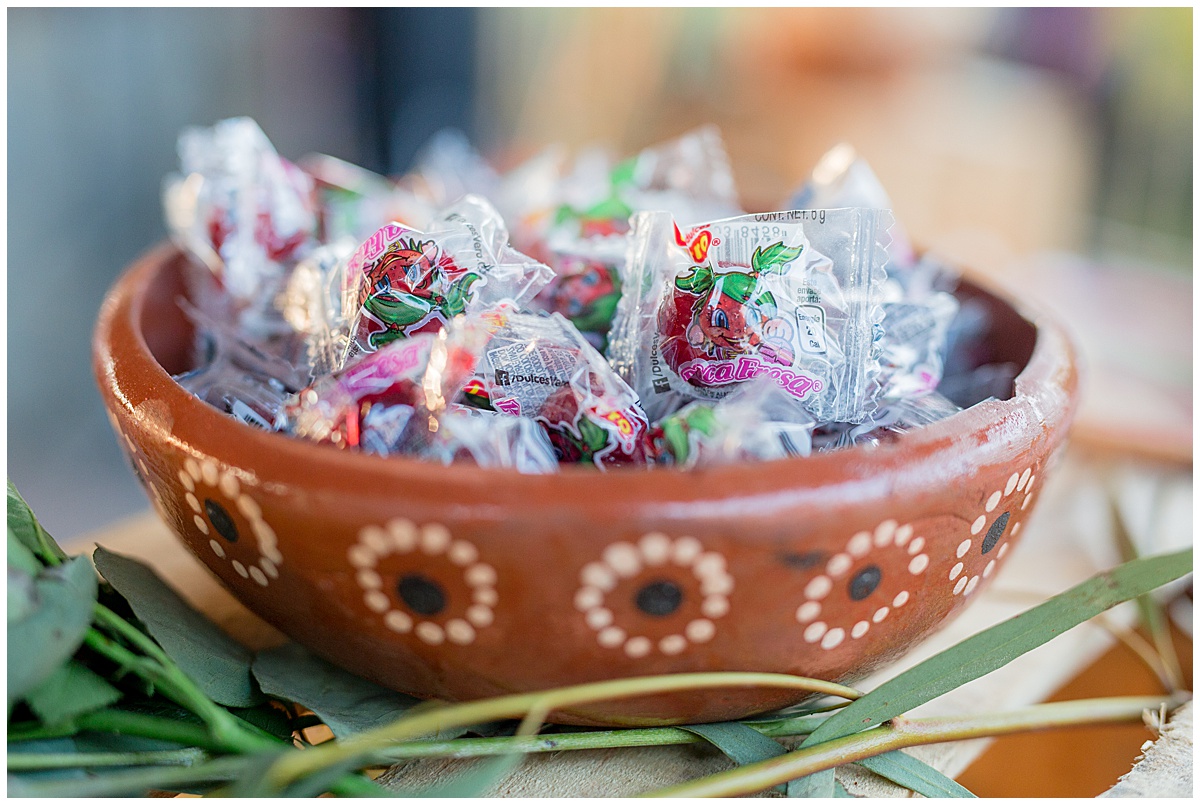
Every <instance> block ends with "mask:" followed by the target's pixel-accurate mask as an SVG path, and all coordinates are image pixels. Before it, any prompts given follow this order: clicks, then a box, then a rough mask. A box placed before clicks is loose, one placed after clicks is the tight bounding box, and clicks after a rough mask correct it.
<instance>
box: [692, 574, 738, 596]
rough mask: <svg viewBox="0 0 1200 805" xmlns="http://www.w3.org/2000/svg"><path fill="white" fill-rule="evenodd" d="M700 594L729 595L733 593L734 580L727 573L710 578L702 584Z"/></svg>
mask: <svg viewBox="0 0 1200 805" xmlns="http://www.w3.org/2000/svg"><path fill="white" fill-rule="evenodd" d="M700 592H701V593H703V594H704V595H729V594H730V593H731V592H733V578H732V577H731V576H729V575H727V574H725V573H722V574H721V575H719V576H708V577H707V578H705V579H704V580H703V581H701V582H700Z"/></svg>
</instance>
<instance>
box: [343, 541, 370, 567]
mask: <svg viewBox="0 0 1200 805" xmlns="http://www.w3.org/2000/svg"><path fill="white" fill-rule="evenodd" d="M346 555H347V556H348V557H349V558H350V564H352V565H354V566H355V567H357V568H368V567H375V559H376V557H375V553H374V552H373V551H372V550H371V549H370V548H368V547H367V546H365V545H354V546H352V547H351V548H350V550H349V551H348V552H347V554H346Z"/></svg>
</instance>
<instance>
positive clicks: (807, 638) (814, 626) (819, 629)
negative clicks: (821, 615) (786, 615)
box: [804, 621, 829, 643]
mask: <svg viewBox="0 0 1200 805" xmlns="http://www.w3.org/2000/svg"><path fill="white" fill-rule="evenodd" d="M828 628H829V627H828V626H826V625H825V622H824V621H813V622H812V623H810V624H809V625H808V628H807V629H805V630H804V642H805V643H815V642H817V641H818V640H820V639H821V638H822V637H823V636H824V635H825V631H826V630H827V629H828Z"/></svg>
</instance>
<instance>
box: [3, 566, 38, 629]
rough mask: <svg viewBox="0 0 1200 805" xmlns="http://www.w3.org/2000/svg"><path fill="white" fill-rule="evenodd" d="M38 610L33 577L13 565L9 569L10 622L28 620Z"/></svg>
mask: <svg viewBox="0 0 1200 805" xmlns="http://www.w3.org/2000/svg"><path fill="white" fill-rule="evenodd" d="M35 609H37V594H36V593H35V592H34V584H33V576H31V575H29V574H28V573H26V572H25V571H23V570H19V569H17V568H15V567H12V566H11V565H10V566H9V568H8V622H9V623H12V622H13V621H19V620H21V619H22V618H28V617H29V616H30V615H32V614H33V612H34V610H35Z"/></svg>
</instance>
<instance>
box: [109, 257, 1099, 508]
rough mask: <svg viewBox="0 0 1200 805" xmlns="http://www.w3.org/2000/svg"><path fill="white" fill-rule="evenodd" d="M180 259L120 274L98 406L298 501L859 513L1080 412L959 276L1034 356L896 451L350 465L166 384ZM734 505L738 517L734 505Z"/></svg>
mask: <svg viewBox="0 0 1200 805" xmlns="http://www.w3.org/2000/svg"><path fill="white" fill-rule="evenodd" d="M186 259H187V258H186V256H185V255H184V254H183V252H181V251H180V250H179V249H178V248H177V247H176V246H174V245H173V244H171V243H169V242H168V243H161V244H159V245H157V246H155V247H152V248H151V249H150V250H148V251H147V252H146V253H144V254H143V255H142V256H141V257H140V258H138V259H137V260H136V261H135V262H134V263H133V264H131V266H130V267H129V268H127V269H126V270H125V271H124V273H123V274H122V276H121V277H119V279H118V280H117V282H116V283H115V284H114V285H113V286H112V288H110V290H109V291H108V293H107V295H106V297H105V300H104V303H103V305H102V307H101V310H100V315H99V317H98V320H97V323H96V328H95V331H94V336H93V367H94V370H95V374H96V378H97V381H98V383H99V385H100V386H101V389H102V390H103V392H104V396H105V397H106V404H108V405H109V406H110V407H111V406H112V405H113V404H116V405H120V406H121V407H122V408H123V409H124V410H125V413H126V414H127V415H129V416H132V417H134V418H135V421H136V419H137V418H138V417H137V411H136V409H137V406H138V405H140V404H141V403H142V402H144V401H146V400H151V399H158V400H161V401H162V402H164V403H166V405H167V406H168V408H169V409H170V410H172V411H186V412H187V413H188V417H187V418H185V419H180V418H178V417H176V418H175V419H174V421H173V423H172V427H173V428H174V429H175V430H174V431H173V432H172V434H171V435H172V437H173V438H171V439H170V441H172V442H174V443H175V444H176V445H177V446H179V447H182V448H184V449H185V450H186V451H188V452H191V453H193V454H196V455H200V453H199V451H205V452H206V453H207V454H208V455H211V456H213V457H214V458H218V459H223V460H225V461H227V462H228V463H229V464H231V465H232V466H238V465H241V466H243V467H245V468H246V469H249V470H252V471H254V470H255V466H256V464H261V463H262V459H261V458H256V457H261V456H267V457H269V459H270V462H269V463H270V464H271V472H270V473H269V476H268V474H266V473H263V476H262V477H260V478H259V480H260V481H261V482H264V483H265V482H270V483H272V484H274V483H281V482H282V483H286V484H287V485H289V486H295V487H299V488H304V487H311V486H313V484H314V481H313V480H312V478H314V477H319V478H320V479H321V480H320V482H319V484H320V486H321V487H322V488H324V489H326V490H328V491H331V492H335V493H346V494H350V495H352V496H354V497H356V498H357V497H359V496H361V495H363V494H364V490H365V489H366V488H365V487H364V486H363V485H362V479H363V478H364V477H370V478H371V479H372V482H373V483H372V485H371V487H370V488H369V489H370V490H372V492H373V491H379V492H381V493H383V494H387V493H390V492H394V491H395V490H396V489H402V488H404V487H405V486H406V485H409V486H413V487H414V488H415V489H420V490H429V489H431V488H435V487H436V488H438V489H440V490H442V493H443V494H442V495H441V497H442V498H443V499H444V500H446V501H452V500H468V501H473V502H475V503H478V504H481V505H486V506H487V507H488V508H489V509H491V510H492V515H493V516H504V514H503V512H504V510H508V511H510V512H515V511H517V510H527V509H528V507H529V505H530V503H531V501H534V500H536V501H537V502H538V504H539V505H541V506H546V507H553V506H562V505H566V506H569V507H571V508H573V509H576V510H579V509H585V510H594V511H595V512H596V513H597V515H598V516H600V517H601V518H602V519H604V520H611V519H612V516H613V515H612V512H611V511H609V510H611V509H612V508H613V507H614V503H615V502H620V504H621V505H620V507H619V508H620V509H621V511H622V513H623V514H624V515H626V516H628V515H630V514H633V513H635V512H636V511H640V510H643V509H644V508H646V507H655V509H656V512H657V514H658V515H659V516H662V514H663V513H664V510H663V508H662V507H663V505H664V504H668V508H669V504H672V503H677V504H681V505H682V504H690V508H689V509H688V510H687V511H684V510H683V509H680V510H679V511H678V516H679V517H680V518H694V517H696V516H705V515H708V514H714V515H715V514H720V513H722V512H723V510H724V509H725V506H724V505H723V504H724V503H726V502H728V503H729V504H730V505H733V506H735V507H736V508H737V509H739V510H741V509H743V508H744V502H745V500H746V499H747V497H753V498H757V499H759V501H760V502H761V503H762V505H763V506H764V507H765V508H766V509H768V510H769V509H774V508H775V507H776V506H775V505H772V504H777V505H787V506H789V507H791V506H794V505H796V504H797V503H800V504H801V505H805V504H806V503H807V504H810V505H812V506H816V507H818V508H824V507H826V506H828V505H831V504H841V503H857V504H862V505H868V504H869V503H870V502H871V501H872V500H877V499H886V498H889V497H893V496H895V495H896V494H897V493H916V492H918V491H919V490H925V491H926V492H927V491H928V490H929V489H930V488H931V487H936V486H944V485H945V484H947V483H953V482H954V481H955V480H956V479H958V478H961V477H962V476H963V475H964V474H973V473H974V472H975V471H976V470H977V469H979V468H980V467H981V466H983V465H985V464H994V463H997V462H999V461H1002V460H1005V459H1006V458H1007V457H1008V456H1009V455H1011V452H1012V451H1013V450H1019V449H1026V448H1028V446H1029V445H1030V444H1031V443H1032V442H1033V441H1034V440H1036V439H1037V438H1038V437H1040V436H1042V435H1045V434H1050V433H1053V432H1055V431H1057V430H1059V429H1060V428H1064V427H1066V426H1067V425H1069V422H1070V420H1071V418H1072V413H1073V411H1074V408H1075V407H1076V404H1077V402H1078V382H1077V380H1078V379H1077V374H1076V355H1077V352H1076V350H1075V348H1074V346H1073V344H1072V342H1071V340H1070V338H1069V337H1068V335H1067V334H1066V332H1065V330H1064V329H1063V328H1062V326H1061V325H1059V324H1058V323H1057V322H1056V321H1055V320H1054V319H1053V318H1052V317H1051V316H1050V315H1048V314H1047V313H1046V312H1044V311H1043V310H1040V309H1038V308H1037V307H1036V306H1034V305H1030V304H1028V303H1027V302H1023V301H1020V300H1016V299H1013V298H1012V296H1010V295H1009V294H1008V293H1006V292H1005V291H1004V290H1002V289H1001V288H999V287H998V286H997V285H996V284H995V283H993V282H989V281H988V280H986V279H985V278H980V277H977V276H970V278H969V279H968V276H967V275H966V274H964V277H963V279H964V280H967V281H968V282H969V283H970V284H971V285H973V286H974V287H975V288H977V289H979V290H981V291H983V292H984V294H986V295H990V296H992V297H995V298H996V299H998V300H999V301H1000V302H1002V303H1003V304H1005V305H1008V306H1009V307H1011V308H1012V309H1013V311H1014V312H1015V313H1016V314H1017V315H1018V316H1019V317H1020V318H1021V319H1023V320H1025V321H1026V322H1027V323H1029V324H1030V325H1031V326H1032V327H1033V328H1034V330H1035V342H1034V346H1033V350H1032V353H1031V354H1030V357H1029V359H1028V361H1027V362H1026V365H1025V367H1024V368H1023V369H1021V371H1020V372H1019V374H1018V375H1017V377H1016V380H1015V383H1014V394H1013V396H1012V397H1010V398H1009V399H1007V400H999V401H996V400H992V401H986V402H981V403H979V404H977V405H975V406H972V407H971V408H968V409H966V410H964V411H961V412H959V413H957V414H955V415H953V416H951V417H949V418H947V419H945V420H942V421H940V422H936V423H934V424H932V425H927V426H925V427H923V428H920V429H917V430H914V431H912V432H910V433H908V434H906V435H905V437H904V438H903V439H901V440H899V441H898V442H896V443H894V444H890V445H880V446H876V447H872V448H864V447H850V448H846V449H843V450H837V451H830V452H824V453H814V454H813V455H811V456H808V457H798V458H791V459H780V460H776V461H770V462H744V463H737V464H730V465H726V466H721V467H712V468H705V469H699V470H687V471H679V470H670V469H662V468H649V467H622V468H616V469H613V470H610V471H608V472H599V471H597V470H596V469H595V468H591V467H587V466H569V465H568V466H561V467H560V468H559V472H557V473H550V474H544V475H534V474H522V473H519V472H516V471H513V470H507V469H485V468H480V467H478V466H475V465H468V464H453V465H449V466H447V465H441V464H435V463H431V462H426V461H422V460H419V459H414V458H406V457H401V456H389V457H382V456H375V455H368V454H361V453H351V452H347V451H340V450H336V449H333V448H331V447H329V446H327V445H317V444H312V443H308V442H305V441H302V440H300V439H295V438H291V437H288V436H286V435H283V434H280V433H272V432H266V431H262V430H259V429H257V428H254V427H252V426H250V425H247V424H245V423H242V422H239V421H238V420H236V419H235V418H233V417H230V416H228V415H226V414H223V413H221V412H220V411H218V410H217V409H215V408H213V407H212V406H210V405H208V404H206V403H204V402H203V401H201V400H200V399H199V398H197V397H195V396H193V395H192V394H190V393H189V392H187V391H185V390H184V389H183V388H182V387H181V386H180V385H179V384H178V383H176V382H175V381H174V380H173V379H172V377H171V376H170V375H169V374H168V373H167V371H166V370H165V369H164V368H163V367H162V366H161V364H160V363H159V361H158V360H157V359H156V358H155V356H154V354H153V353H152V351H151V348H150V347H149V345H148V343H147V341H146V339H145V336H144V334H143V331H142V322H143V315H144V312H145V309H146V306H147V304H148V303H153V300H150V299H149V294H148V291H149V289H150V287H151V286H152V285H153V284H154V280H155V279H157V277H158V274H159V273H160V272H163V271H165V270H171V269H172V268H174V267H176V266H180V264H181V261H183V260H186ZM171 303H172V302H160V304H171ZM179 315H182V313H179ZM189 420H190V421H189ZM993 436H995V438H992V437H993ZM916 464H920V465H921V468H920V471H916V467H915V465H916ZM431 485H432V486H431ZM851 496H852V498H853V499H850V497H851ZM783 498H786V500H784V499H783ZM735 499H736V500H738V501H741V503H737V504H735V503H734V500H735ZM398 501H399V498H398ZM496 507H499V508H498V509H497V508H496ZM701 508H702V509H703V510H701ZM666 513H667V515H668V517H670V516H671V512H670V511H667V512H666Z"/></svg>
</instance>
